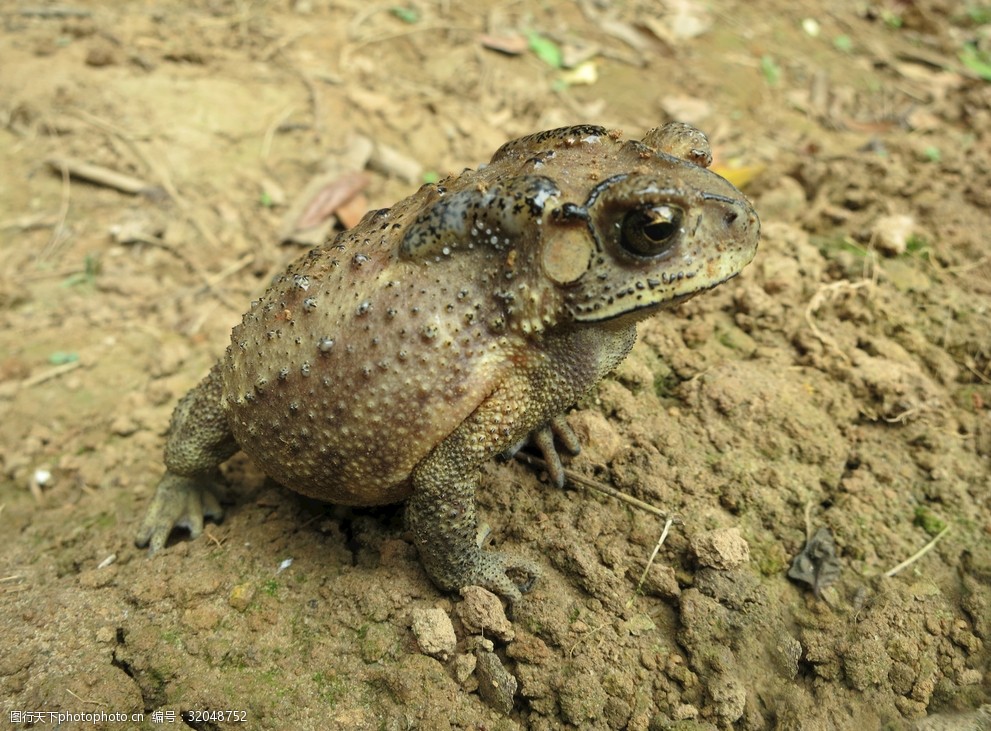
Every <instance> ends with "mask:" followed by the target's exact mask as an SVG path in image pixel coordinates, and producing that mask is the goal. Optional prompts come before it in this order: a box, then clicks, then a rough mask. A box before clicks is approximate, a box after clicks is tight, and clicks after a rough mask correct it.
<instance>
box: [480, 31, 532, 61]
mask: <svg viewBox="0 0 991 731" xmlns="http://www.w3.org/2000/svg"><path fill="white" fill-rule="evenodd" d="M478 42H479V43H481V44H482V47H483V48H488V49H489V50H490V51H498V52H499V53H504V54H506V55H507V56H519V55H521V54H524V53H526V50H527V48H529V47H530V44H529V43H527V40H526V38H524V37H523V36H521V35H511V36H496V35H490V34H488V33H485V34H483V35H480V36H479V37H478Z"/></svg>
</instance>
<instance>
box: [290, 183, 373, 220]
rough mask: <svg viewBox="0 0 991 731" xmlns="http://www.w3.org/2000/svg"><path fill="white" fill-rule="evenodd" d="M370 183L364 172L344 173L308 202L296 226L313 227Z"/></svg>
mask: <svg viewBox="0 0 991 731" xmlns="http://www.w3.org/2000/svg"><path fill="white" fill-rule="evenodd" d="M368 183H369V180H368V176H367V175H365V174H364V173H344V174H343V175H342V176H341V177H339V178H337V179H336V180H332V181H329V182H328V183H326V184H325V185H324V186H323V187H321V188H320V190H319V191H317V193H316V195H314V196H313V197H312V198H311V199H310V201H309V203H307V204H306V208H304V209H303V213H302V214H300V217H299V219H298V220H297V221H296V224H295V228H312V227H313V226H316V225H318V224H320V223H322V222H323V221H325V220H327V219H328V218H330V217H331V216H332V215H333V214H334V213H335V212H336V211H337V209H338V208H339V207H340V206H341V205H343V204H344V203H347V202H348V201H349V200H351V199H352V198H354V196H355V195H357V194H358V193H359V192H360V191H362V190H364V189H365V188H366V187H368Z"/></svg>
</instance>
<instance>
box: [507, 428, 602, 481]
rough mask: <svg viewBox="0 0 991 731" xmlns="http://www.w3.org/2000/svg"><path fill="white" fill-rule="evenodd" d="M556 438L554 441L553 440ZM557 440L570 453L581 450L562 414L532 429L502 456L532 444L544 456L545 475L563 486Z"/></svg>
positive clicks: (575, 436)
mask: <svg viewBox="0 0 991 731" xmlns="http://www.w3.org/2000/svg"><path fill="white" fill-rule="evenodd" d="M555 438H556V441H555ZM557 442H560V443H561V446H562V447H564V449H565V450H566V451H567V452H568V453H569V454H571V455H575V454H578V453H579V452H581V449H582V445H581V442H580V441H579V439H578V435H577V434H575V430H574V429H572V428H571V425H570V424H569V423H568V421H567V419H565V418H564V415H563V414H562V415H561V416H555V417H554V418H553V419H551V420H550V421H548V422H547V423H545V424H543V425H542V426H539V427H537V428H536V429H534V430H533V431H532V432H530V434H528V435H527V437H526V438H525V439H523V440H521V441H519V442H517V443H516V444H514V445H513V446H512V447H510V448H509V449H507V450H506V451H505V452H503V454H502V456H503V457H505V458H506V459H511V458H512V457H514V456H515V455H516V453H517V452H519V451H520V450H521V449H522V448H523V447H524V446H526V445H527V444H532V445H533V446H535V447H536V448H537V449H539V450H540V454H541V455H542V456H543V458H544V464H545V466H546V469H547V475H548V477H550V480H551V482H552V483H554V484H555V485H557V486H558V487H564V465H563V464H561V455H560V453H559V452H558V450H557Z"/></svg>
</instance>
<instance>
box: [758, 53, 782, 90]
mask: <svg viewBox="0 0 991 731" xmlns="http://www.w3.org/2000/svg"><path fill="white" fill-rule="evenodd" d="M760 72H761V73H762V74H763V75H764V80H765V81H766V82H767V85H768V86H777V85H778V82H779V81H781V67H780V66H778V62H777V61H775V60H774V59H773V58H772V57H770V56H761V59H760Z"/></svg>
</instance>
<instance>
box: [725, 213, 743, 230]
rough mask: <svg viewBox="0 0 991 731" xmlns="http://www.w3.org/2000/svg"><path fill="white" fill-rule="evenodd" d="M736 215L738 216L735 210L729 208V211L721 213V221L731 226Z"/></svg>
mask: <svg viewBox="0 0 991 731" xmlns="http://www.w3.org/2000/svg"><path fill="white" fill-rule="evenodd" d="M738 217H739V216H738V214H737V212H736V211H734V210H729V211H726V213H725V214H724V215H723V222H724V223H725V224H726V226H727V227H729V226H732V225H733V224H734V223H735V222H736V219H737V218H738Z"/></svg>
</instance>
